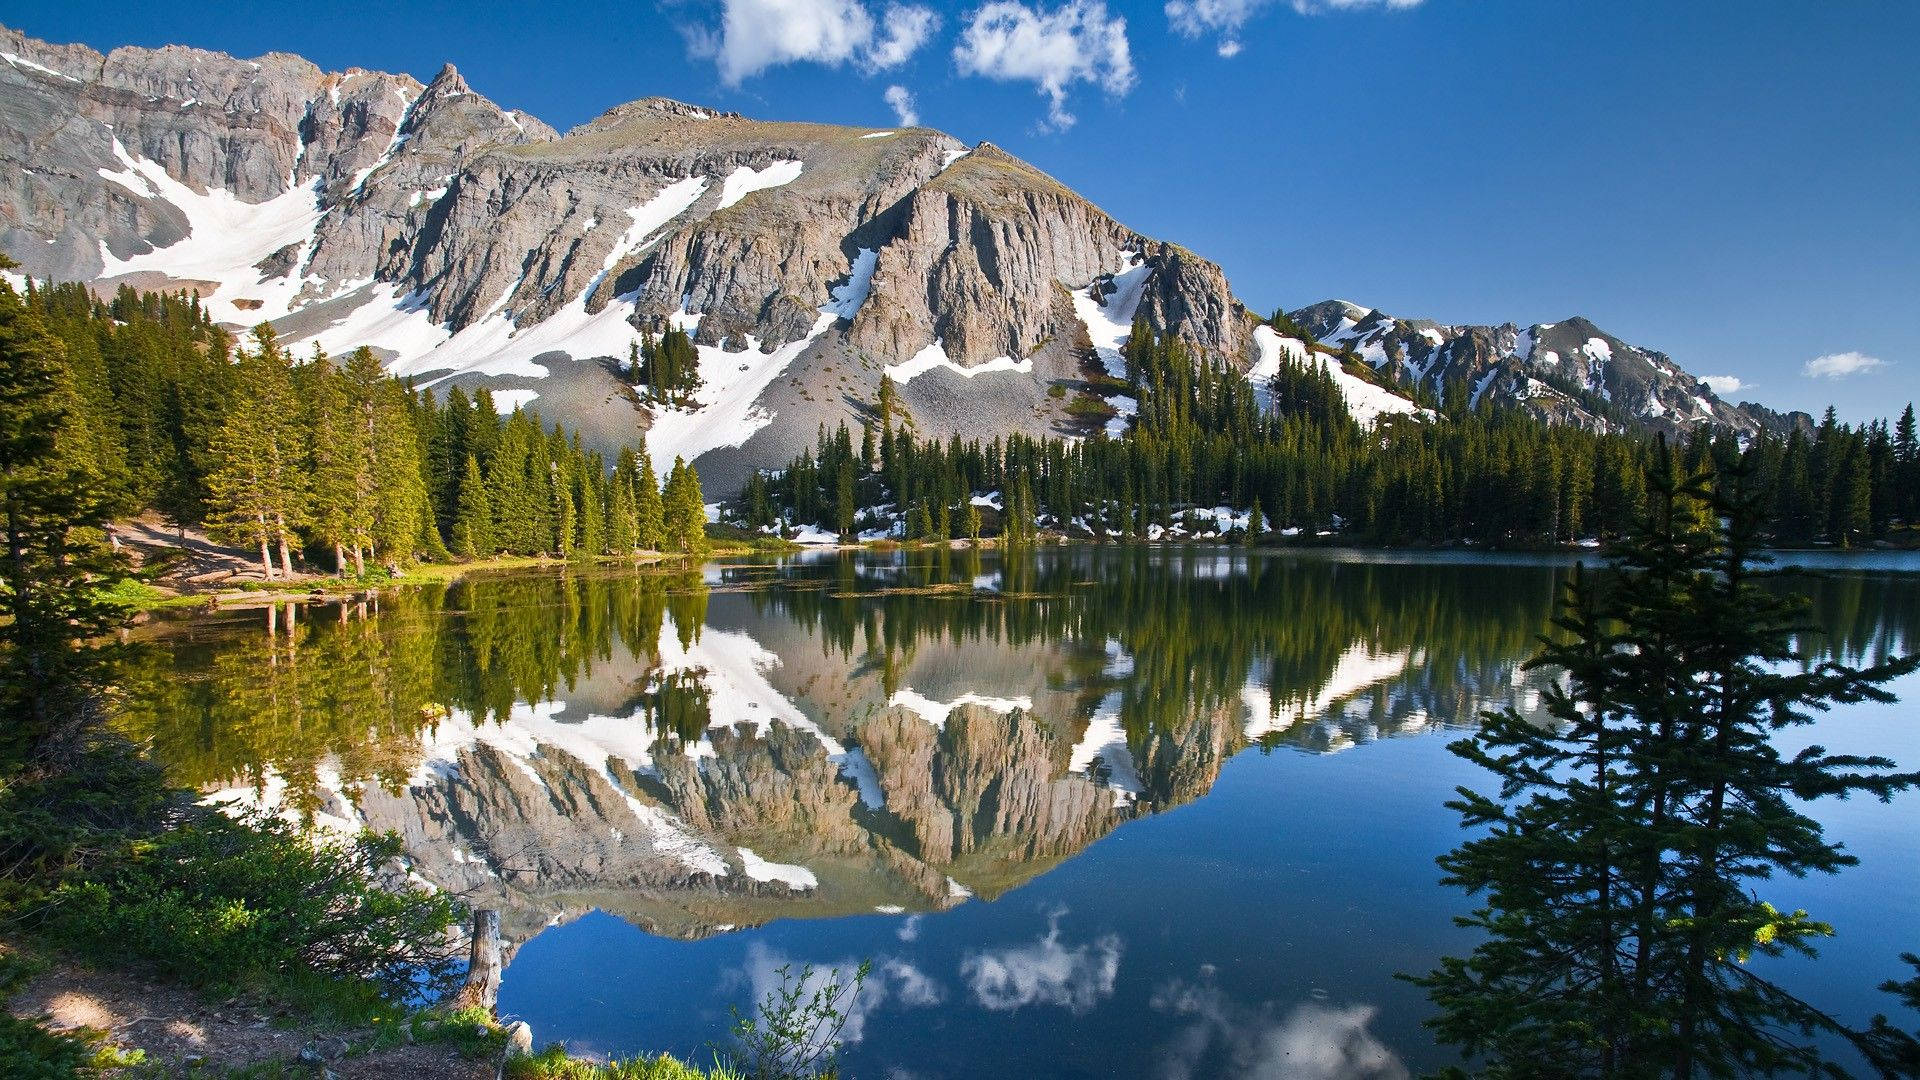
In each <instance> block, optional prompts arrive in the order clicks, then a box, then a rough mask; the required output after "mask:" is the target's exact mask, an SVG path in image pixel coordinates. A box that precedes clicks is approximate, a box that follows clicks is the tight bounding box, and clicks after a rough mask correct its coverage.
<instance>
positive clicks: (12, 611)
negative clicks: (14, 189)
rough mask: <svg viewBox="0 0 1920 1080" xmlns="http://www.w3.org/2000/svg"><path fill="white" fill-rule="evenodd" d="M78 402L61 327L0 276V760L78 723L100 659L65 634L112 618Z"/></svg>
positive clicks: (109, 563)
mask: <svg viewBox="0 0 1920 1080" xmlns="http://www.w3.org/2000/svg"><path fill="white" fill-rule="evenodd" d="M11 265H12V263H11V262H10V261H9V260H7V259H6V258H5V257H4V256H0V269H6V268H7V267H9V266H11ZM78 404H79V398H78V396H77V394H76V390H75V387H74V386H73V383H72V380H71V378H70V377H69V373H68V369H67V366H66V363H65V355H64V351H63V349H62V347H61V344H60V341H59V339H57V338H55V337H54V336H53V335H52V334H50V333H49V332H48V331H47V328H46V326H45V324H44V323H43V322H42V320H41V319H40V317H39V316H38V315H37V314H35V313H34V312H33V311H32V310H30V309H29V307H28V306H27V305H26V304H25V303H23V302H22V300H21V298H20V297H19V296H18V295H17V294H15V293H14V291H13V290H12V289H11V288H10V287H8V286H7V285H5V284H4V283H0V529H4V530H5V533H6V552H5V555H4V559H3V560H0V765H6V766H10V765H12V764H14V763H16V762H19V761H22V760H26V759H34V758H38V757H41V756H42V755H43V753H44V752H45V751H47V750H48V749H49V748H59V747H61V746H63V745H65V744H67V743H69V742H71V741H73V739H75V738H77V737H78V736H79V735H80V734H81V731H80V728H81V727H82V726H83V725H84V724H85V722H86V721H87V720H88V718H89V717H90V716H91V715H92V710H91V707H90V706H91V704H92V703H93V702H94V700H95V692H96V691H97V690H98V689H99V688H100V685H99V675H100V669H99V667H98V664H97V662H96V659H95V655H96V654H94V653H92V652H89V651H85V650H79V649H76V648H74V645H75V643H76V642H79V641H82V640H85V639H87V638H91V637H94V636H97V635H98V634H100V633H103V632H105V631H106V630H107V629H108V628H110V627H111V626H113V625H114V624H116V623H117V622H118V621H119V612H118V611H117V610H115V609H113V608H111V607H109V606H108V605H107V604H105V603H103V602H102V601H101V600H100V599H99V597H98V593H97V590H96V588H95V585H96V583H97V582H98V581H99V580H100V579H101V578H103V577H104V576H106V575H108V574H109V573H110V572H112V571H113V570H115V569H116V568H117V567H118V560H116V559H115V558H114V556H113V553H112V552H111V550H110V549H109V547H108V545H107V543H106V534H105V532H104V531H103V530H104V529H105V527H106V524H107V522H108V521H109V520H111V516H112V514H113V513H114V512H115V511H116V510H117V509H118V508H117V507H116V506H115V505H114V503H113V500H112V498H111V496H110V495H109V494H108V493H107V492H106V490H105V488H106V485H105V484H104V483H103V482H102V477H101V475H100V473H99V470H98V469H97V468H96V467H95V466H94V464H93V459H92V450H93V448H92V447H91V446H89V445H87V444H86V443H85V441H84V434H85V430H86V429H85V426H84V424H83V423H82V422H81V419H80V412H79V409H78Z"/></svg>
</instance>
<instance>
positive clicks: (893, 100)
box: [886, 86, 920, 127]
mask: <svg viewBox="0 0 1920 1080" xmlns="http://www.w3.org/2000/svg"><path fill="white" fill-rule="evenodd" d="M886 99H887V104H888V105H889V106H891V107H892V109H893V115H894V116H895V117H896V118H897V119H899V121H900V126H901V127H917V126H919V124H920V110H919V109H918V108H916V107H915V106H914V103H913V91H911V90H909V89H907V88H906V87H904V86H889V87H887V93H886Z"/></svg>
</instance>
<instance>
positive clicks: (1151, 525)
mask: <svg viewBox="0 0 1920 1080" xmlns="http://www.w3.org/2000/svg"><path fill="white" fill-rule="evenodd" d="M1287 329H1289V330H1292V331H1293V332H1295V333H1298V332H1299V331H1298V330H1297V329H1296V328H1291V327H1288V328H1287ZM1123 352H1124V355H1125V357H1126V360H1127V369H1128V372H1129V378H1128V379H1127V380H1126V382H1125V383H1124V385H1116V386H1113V387H1110V388H1109V390H1121V391H1124V392H1125V393H1127V394H1128V395H1130V396H1132V397H1133V399H1134V400H1135V401H1136V402H1137V403H1138V417H1137V419H1136V420H1135V422H1134V423H1133V425H1132V427H1131V428H1130V429H1129V430H1128V431H1127V432H1126V434H1125V435H1124V436H1122V437H1119V438H1110V437H1107V436H1106V435H1105V433H1104V432H1103V431H1099V430H1096V431H1094V432H1092V433H1091V434H1090V435H1089V436H1087V437H1084V438H1082V437H1066V436H1063V437H1059V438H1032V437H1028V436H1024V435H1010V436H1008V437H1006V438H1004V439H998V438H996V439H992V440H987V441H984V442H983V441H979V440H974V441H962V440H960V439H959V438H958V437H953V438H949V439H947V440H945V441H940V440H928V439H920V438H917V437H916V436H915V434H914V430H913V422H912V418H911V417H910V416H908V415H906V414H905V413H904V412H903V411H902V410H901V409H900V407H899V405H898V404H897V399H896V397H895V395H894V394H893V393H892V387H891V385H889V384H886V383H884V382H883V384H882V387H881V393H880V396H879V400H878V401H877V402H876V403H875V405H874V407H873V408H872V409H871V415H870V417H869V419H868V422H867V424H866V425H865V427H864V430H863V431H862V432H861V434H860V438H859V440H858V443H857V445H856V441H855V438H854V436H853V433H851V432H850V431H848V430H847V429H846V428H845V427H844V426H843V427H841V428H839V429H837V430H835V431H832V432H827V431H824V430H823V431H822V432H821V433H820V436H819V439H818V442H817V445H816V447H815V448H814V449H813V450H811V451H808V452H806V453H803V454H801V455H800V456H799V457H797V458H796V459H795V460H794V461H793V463H792V464H791V465H790V466H789V467H788V468H786V469H784V470H782V471H780V472H777V473H769V474H764V475H760V476H756V477H753V478H751V479H750V480H749V481H748V484H747V488H746V491H745V494H744V496H743V498H742V514H743V516H744V518H745V520H746V522H747V523H748V524H750V525H753V526H757V527H767V526H771V525H774V524H776V523H781V522H784V523H787V524H791V525H812V526H817V527H819V528H822V529H827V530H831V531H835V532H838V533H840V534H842V535H852V534H854V533H856V532H866V531H869V530H889V529H890V530H892V531H893V534H894V535H898V536H900V537H902V538H904V539H909V540H922V539H932V540H938V539H948V538H965V537H967V536H969V535H977V532H978V530H979V528H980V525H979V522H978V520H977V519H978V513H977V512H978V510H979V507H978V505H977V504H976V502H975V499H976V497H977V496H982V497H983V496H986V495H988V494H989V493H997V494H998V495H999V496H1000V501H999V504H998V511H996V513H995V514H994V517H995V518H996V519H997V520H1004V521H1005V522H1007V525H1006V526H1005V527H1006V528H1007V529H1008V530H1009V531H1010V535H1011V538H1012V539H1016V540H1017V539H1019V538H1020V537H1021V535H1022V533H1023V530H1026V531H1031V529H1032V528H1033V526H1032V525H1030V524H1025V525H1023V524H1020V523H1024V522H1029V521H1032V520H1037V522H1038V524H1039V525H1040V526H1041V527H1044V528H1047V529H1050V530H1053V531H1057V532H1059V533H1063V534H1066V535H1070V536H1082V537H1088V536H1091V537H1108V538H1143V537H1158V536H1160V535H1163V534H1164V533H1165V532H1168V531H1175V530H1178V531H1182V532H1184V533H1185V534H1187V535H1197V534H1199V533H1201V532H1203V531H1217V524H1216V522H1217V520H1218V518H1217V516H1216V515H1213V514H1211V513H1209V514H1207V515H1206V516H1204V517H1197V518H1195V517H1191V516H1190V512H1191V511H1193V510H1195V509H1198V510H1202V511H1212V510H1213V508H1216V507H1225V508H1228V509H1231V510H1232V511H1234V512H1235V516H1234V519H1233V520H1235V521H1236V522H1243V524H1241V525H1239V526H1237V527H1238V528H1240V529H1241V530H1242V531H1243V532H1242V534H1243V536H1245V537H1246V538H1248V539H1259V538H1263V537H1266V536H1268V535H1271V534H1279V533H1285V534H1286V535H1294V534H1295V533H1296V532H1297V533H1304V534H1306V535H1313V534H1316V533H1320V532H1323V531H1329V532H1337V533H1338V534H1339V535H1341V536H1343V537H1345V538H1347V539H1349V540H1360V541H1365V542H1371V543H1380V544H1408V543H1411V544H1427V543H1454V542H1461V541H1467V542H1473V543H1478V544H1488V545H1513V546H1539V545H1554V544H1566V543H1575V542H1578V541H1581V540H1584V539H1590V538H1591V539H1599V540H1611V539H1614V538H1616V537H1618V536H1620V535H1622V534H1623V533H1624V532H1625V531H1626V530H1627V529H1629V528H1630V527H1631V526H1632V524H1633V523H1634V521H1636V520H1637V519H1638V518H1639V517H1640V516H1641V515H1642V514H1644V512H1645V510H1646V499H1647V493H1646V483H1645V477H1646V474H1647V469H1648V466H1649V465H1650V463H1651V461H1652V454H1653V440H1652V439H1651V437H1649V436H1646V435H1644V434H1642V433H1638V432H1632V431H1619V432H1613V433H1605V434H1602V433H1596V432H1591V431H1586V430H1583V429H1580V428H1576V427H1573V426H1570V425H1549V424H1546V423H1544V422H1542V421H1539V420H1536V419H1533V418H1531V417H1529V416H1526V415H1524V414H1522V413H1520V412H1518V411H1516V410H1512V409H1495V408H1492V407H1481V408H1478V409H1475V408H1471V407H1469V405H1468V403H1467V401H1466V400H1465V396H1464V395H1448V396H1447V397H1446V399H1445V400H1438V401H1434V400H1429V401H1425V402H1423V404H1425V405H1427V406H1428V407H1429V409H1430V411H1431V413H1432V414H1433V415H1435V416H1438V417H1439V418H1441V419H1442V420H1443V421H1444V422H1433V421H1432V420H1430V419H1426V418H1419V417H1412V416H1399V415H1388V416H1384V417H1382V418H1381V422H1380V426H1379V427H1378V428H1377V429H1372V430H1369V429H1366V428H1363V427H1362V426H1361V425H1359V424H1358V423H1356V422H1355V421H1354V420H1353V418H1352V417H1351V415H1350V414H1349V412H1348V410H1347V408H1346V405H1345V403H1344V401H1343V399H1342V397H1341V391H1340V389H1339V387H1338V385H1337V384H1336V383H1335V381H1334V379H1333V377H1332V376H1331V375H1330V374H1327V373H1325V372H1322V371H1320V370H1319V369H1318V368H1308V367H1305V366H1301V365H1282V367H1281V370H1280V371H1279V373H1278V374H1277V375H1276V376H1275V377H1274V379H1273V382H1272V384H1271V386H1270V387H1267V388H1264V389H1265V391H1266V396H1267V401H1268V402H1269V403H1270V405H1271V407H1270V408H1263V403H1262V400H1261V396H1262V395H1260V394H1258V393H1256V389H1255V387H1253V386H1252V385H1251V384H1250V383H1249V382H1248V380H1247V379H1246V378H1245V377H1244V376H1243V375H1241V374H1240V373H1238V372H1236V371H1234V370H1231V369H1229V368H1227V367H1226V366H1224V365H1221V364H1218V363H1204V362H1202V363H1196V362H1195V361H1194V359H1193V358H1192V357H1191V356H1190V355H1189V354H1188V352H1187V351H1186V349H1185V347H1184V346H1183V345H1181V343H1179V342H1178V341H1175V340H1172V339H1170V338H1157V337H1156V336H1155V335H1154V334H1153V333H1152V332H1151V330H1150V329H1149V328H1148V327H1147V326H1146V325H1145V324H1144V323H1142V324H1139V325H1136V326H1135V328H1134V332H1133V334H1132V337H1131V338H1130V339H1129V341H1128V342H1127V344H1126V347H1125V349H1124V350H1123ZM1361 374H1363V375H1367V376H1368V377H1371V375H1370V373H1366V372H1361ZM1116 382H1117V381H1116ZM1396 389H1399V390H1402V391H1406V390H1407V388H1405V387H1396ZM1093 400H1097V399H1093ZM1096 419H1100V418H1096ZM1681 458H1682V460H1681V462H1680V464H1681V465H1682V466H1683V467H1684V468H1686V469H1688V470H1690V471H1693V472H1699V471H1703V470H1704V471H1706V472H1709V473H1717V472H1724V471H1727V470H1729V469H1731V468H1734V467H1735V466H1740V467H1742V468H1744V469H1746V470H1747V471H1748V473H1749V474H1750V475H1752V476H1753V477H1754V478H1755V482H1756V483H1758V484H1759V485H1760V486H1761V487H1762V488H1763V489H1764V490H1765V491H1767V492H1768V493H1769V494H1768V505H1767V507H1766V510H1767V522H1768V524H1767V528H1766V532H1767V534H1768V536H1769V538H1770V539H1771V540H1772V541H1773V542H1776V543H1786V544H1809V543H1822V542H1825V543H1832V544H1836V545H1852V544H1859V543H1861V542H1863V541H1870V540H1873V539H1878V538H1884V537H1887V536H1888V535H1890V534H1891V533H1893V532H1894V531H1895V530H1896V529H1897V528H1899V527H1901V526H1906V525H1910V524H1911V523H1913V522H1914V521H1915V520H1916V519H1920V437H1916V431H1915V422H1914V415H1913V408H1912V406H1911V405H1909V406H1908V407H1907V408H1906V410H1905V411H1904V412H1903V413H1902V414H1901V416H1900V419H1899V420H1898V422H1897V423H1894V424H1892V425H1888V424H1887V423H1885V422H1875V423H1872V424H1868V425H1865V426H1862V427H1853V426H1850V425H1846V424H1841V423H1838V422H1836V420H1835V418H1834V415H1833V412H1832V410H1831V409H1829V410H1828V411H1827V414H1826V416H1825V417H1824V418H1823V419H1822V421H1821V422H1820V424H1819V425H1818V426H1817V427H1816V428H1815V429H1814V430H1813V432H1812V433H1811V434H1808V433H1806V432H1803V431H1797V430H1796V431H1794V432H1792V433H1791V434H1789V435H1787V436H1785V437H1779V436H1761V437H1757V438H1752V439H1746V440H1743V439H1741V438H1738V437H1736V436H1735V435H1734V434H1732V433H1730V432H1725V431H1720V432H1715V431H1712V430H1710V429H1707V428H1700V429H1697V430H1696V431H1695V432H1694V434H1693V435H1692V437H1691V438H1690V439H1689V440H1687V441H1686V443H1685V445H1684V447H1683V448H1682V449H1681Z"/></svg>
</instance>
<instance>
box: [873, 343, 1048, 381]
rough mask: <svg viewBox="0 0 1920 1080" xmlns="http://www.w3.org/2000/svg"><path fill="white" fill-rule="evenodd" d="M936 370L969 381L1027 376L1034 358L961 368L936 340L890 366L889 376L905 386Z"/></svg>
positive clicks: (997, 360)
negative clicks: (991, 376) (1006, 375)
mask: <svg viewBox="0 0 1920 1080" xmlns="http://www.w3.org/2000/svg"><path fill="white" fill-rule="evenodd" d="M935 368H947V369H949V370H951V371H955V372H958V373H959V374H961V375H964V376H966V377H967V378H969V379H971V378H974V377H975V376H979V375H986V374H989V373H991V372H995V371H1015V372H1019V373H1021V374H1026V373H1028V372H1031V371H1032V370H1033V358H1032V357H1027V358H1025V359H1022V360H1015V359H1014V358H1013V357H1011V356H996V357H994V358H993V359H991V360H983V361H981V362H980V363H978V364H975V365H973V366H972V367H961V366H960V365H959V364H956V363H954V362H953V360H952V359H951V358H950V357H948V356H947V350H946V347H945V346H944V345H942V344H941V342H940V339H938V338H935V339H934V340H933V343H932V344H930V345H928V346H927V347H926V348H924V349H921V350H920V351H919V352H917V353H914V354H913V355H912V356H911V357H909V358H907V359H906V360H904V361H902V362H901V363H898V364H888V365H887V376H888V377H889V378H891V379H892V380H893V381H894V382H896V383H903V384H904V383H908V382H912V381H913V379H914V378H915V377H916V376H920V375H925V374H926V373H927V372H929V371H932V370H933V369H935Z"/></svg>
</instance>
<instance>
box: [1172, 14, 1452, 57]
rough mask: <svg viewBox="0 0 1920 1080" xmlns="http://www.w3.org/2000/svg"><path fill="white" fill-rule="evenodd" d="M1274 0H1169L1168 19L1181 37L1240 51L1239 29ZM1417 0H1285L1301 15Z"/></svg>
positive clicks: (1234, 53)
mask: <svg viewBox="0 0 1920 1080" xmlns="http://www.w3.org/2000/svg"><path fill="white" fill-rule="evenodd" d="M1274 3H1275V0H1168V2H1167V9H1166V10H1167V22H1168V23H1169V24H1170V25H1171V26H1172V27H1173V31H1174V33H1176V34H1179V35H1181V36H1182V37H1190V38H1197V37H1205V36H1208V35H1217V36H1218V37H1219V38H1220V45H1219V47H1218V51H1219V53H1220V55H1221V56H1226V57H1232V56H1237V55H1239V53H1240V48H1241V45H1240V31H1241V29H1242V28H1244V27H1245V26H1246V25H1247V23H1248V22H1249V21H1250V20H1252V18H1253V17H1254V16H1255V15H1257V14H1258V13H1259V12H1260V11H1261V9H1263V8H1267V7H1271V6H1272V5H1273V4H1274ZM1419 5H1420V0H1288V6H1289V7H1291V8H1293V10H1295V11H1297V12H1299V13H1300V14H1302V15H1319V14H1323V13H1325V12H1330V11H1357V10H1360V9H1363V8H1387V9H1389V10H1393V11H1402V10H1405V9H1407V8H1411V7H1418V6H1419Z"/></svg>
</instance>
